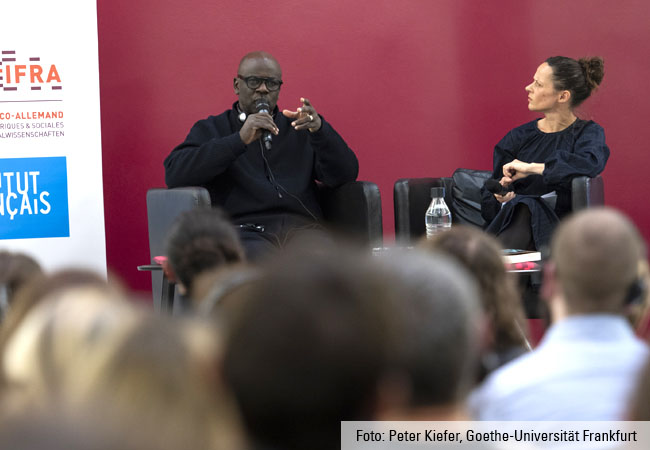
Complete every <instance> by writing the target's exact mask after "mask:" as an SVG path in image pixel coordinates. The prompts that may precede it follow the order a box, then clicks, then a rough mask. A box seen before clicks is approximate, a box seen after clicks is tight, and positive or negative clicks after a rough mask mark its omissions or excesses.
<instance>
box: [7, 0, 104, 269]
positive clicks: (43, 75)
mask: <svg viewBox="0 0 650 450" xmlns="http://www.w3.org/2000/svg"><path fill="white" fill-rule="evenodd" d="M2 17H3V20H2V27H0V52H1V53H0V59H1V61H0V249H5V250H11V251H21V252H24V253H27V254H29V255H31V256H32V257H34V258H35V259H36V260H37V261H39V263H40V264H41V265H42V266H43V267H44V268H46V269H50V270H51V269H57V268H62V267H70V266H74V267H83V268H88V269H91V270H94V271H96V272H99V273H100V274H103V275H105V274H106V243H105V236H104V201H103V186H102V156H101V135H100V110H99V66H98V56H97V9H96V2H95V1H89V0H66V1H60V0H21V1H19V2H4V3H3V5H2Z"/></svg>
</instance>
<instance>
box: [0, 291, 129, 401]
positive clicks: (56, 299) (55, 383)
mask: <svg viewBox="0 0 650 450" xmlns="http://www.w3.org/2000/svg"><path fill="white" fill-rule="evenodd" d="M17 305H18V304H17ZM13 312H14V311H13V310H12V313H13ZM20 312H21V313H22V312H24V314H23V315H22V317H21V320H20V321H15V322H12V323H11V324H12V325H13V327H12V329H11V332H8V333H5V334H4V335H3V341H2V353H0V373H1V374H2V378H3V382H4V392H5V393H6V395H7V396H10V397H11V399H12V402H15V403H16V404H17V405H18V407H21V406H25V407H26V406H34V407H41V406H45V405H48V404H50V403H51V402H53V401H58V400H59V399H62V398H69V396H70V394H71V391H70V387H71V386H77V385H82V384H83V383H85V382H88V379H91V378H92V377H93V374H92V373H91V371H89V370H86V368H88V367H92V366H95V365H98V364H100V361H102V360H103V358H104V357H105V356H106V352H105V350H106V348H107V343H108V342H110V341H111V340H113V339H119V337H120V335H121V333H124V332H125V330H126V329H128V328H129V327H131V326H134V325H135V322H136V320H135V315H134V313H133V311H132V309H131V307H130V305H129V304H128V303H126V302H125V301H124V300H123V297H121V296H120V295H117V294H116V292H114V291H112V290H110V289H109V288H108V287H107V286H105V285H101V284H92V283H89V284H79V285H70V286H68V287H62V286H60V287H59V288H57V289H54V290H53V291H52V293H51V294H49V295H45V296H44V297H43V298H40V299H38V301H37V302H35V303H33V304H32V305H31V307H30V308H29V309H25V310H20Z"/></svg>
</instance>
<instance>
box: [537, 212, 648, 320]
mask: <svg viewBox="0 0 650 450" xmlns="http://www.w3.org/2000/svg"><path fill="white" fill-rule="evenodd" d="M644 258H645V245H644V243H643V240H642V238H641V236H640V234H639V232H638V230H637V229H636V227H635V226H634V224H633V223H632V222H631V221H630V220H629V219H628V218H627V217H625V216H624V215H623V214H621V213H620V212H617V211H615V210H613V209H611V208H589V209H586V210H584V211H580V212H577V213H575V214H574V215H572V216H570V217H569V218H568V219H566V220H565V221H564V222H562V223H561V224H560V226H559V227H558V229H557V230H556V232H555V234H554V237H553V240H552V243H551V261H550V264H547V267H546V268H545V277H544V287H543V293H544V296H545V297H546V298H548V299H549V300H550V307H551V312H552V314H553V316H554V318H555V319H558V318H561V317H564V316H566V315H575V314H590V313H610V314H622V313H623V310H624V305H625V303H626V300H628V298H627V297H628V296H629V293H630V291H631V290H632V289H633V288H634V287H635V284H636V282H637V281H638V265H639V261H640V260H641V259H644Z"/></svg>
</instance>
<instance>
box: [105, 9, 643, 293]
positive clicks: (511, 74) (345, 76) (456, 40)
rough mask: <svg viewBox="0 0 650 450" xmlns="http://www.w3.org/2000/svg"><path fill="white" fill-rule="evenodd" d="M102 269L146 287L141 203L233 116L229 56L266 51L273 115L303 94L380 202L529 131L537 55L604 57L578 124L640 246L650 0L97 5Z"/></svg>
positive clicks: (610, 197) (387, 215) (388, 215)
mask: <svg viewBox="0 0 650 450" xmlns="http://www.w3.org/2000/svg"><path fill="white" fill-rule="evenodd" d="M98 25H99V63H100V87H101V114H102V143H103V164H104V167H103V169H104V196H105V197H104V198H105V217H106V245H107V258H108V265H109V270H111V271H112V272H114V273H116V274H118V275H119V276H121V277H122V278H123V279H124V280H126V282H127V283H128V284H129V285H130V287H131V288H133V289H136V290H142V291H146V290H148V289H150V278H149V275H148V274H147V273H143V272H137V271H136V266H137V265H138V264H143V263H147V262H148V261H149V247H148V237H147V236H148V235H147V219H146V204H145V194H146V191H147V189H148V188H150V187H160V186H164V173H163V166H162V161H163V159H164V158H165V156H166V155H167V154H168V153H169V152H170V151H171V149H172V148H173V147H174V146H175V145H177V144H178V143H180V142H181V141H182V140H183V139H184V138H185V136H186V134H187V132H188V131H189V129H190V127H191V126H192V124H193V123H194V122H195V121H196V120H198V119H201V118H204V117H206V116H208V115H210V114H218V113H221V112H222V111H224V110H225V109H227V108H229V107H230V105H231V104H232V102H233V101H234V100H235V98H236V97H235V95H234V93H233V90H232V78H233V76H234V75H235V72H236V68H237V64H238V62H239V59H240V58H241V57H242V56H243V55H244V54H245V53H247V52H249V51H252V50H267V51H269V52H271V53H273V54H274V55H275V56H276V57H277V59H278V60H279V61H280V64H281V65H282V67H283V72H284V74H283V79H284V81H285V84H284V85H283V88H282V93H281V95H280V100H279V106H280V108H291V109H293V108H294V107H296V106H298V104H299V98H300V97H301V96H304V97H308V98H309V99H310V100H311V101H312V103H313V104H314V106H315V108H316V109H317V110H318V111H319V112H320V113H321V114H323V115H324V116H325V117H326V118H327V119H328V120H329V121H330V122H331V123H332V124H333V125H334V127H335V128H336V129H337V130H338V131H339V133H341V135H342V136H343V137H344V138H345V139H346V140H347V142H348V144H349V145H350V146H351V147H352V148H353V149H354V150H355V151H356V153H357V156H358V158H359V161H360V167H361V170H360V176H359V178H360V179H363V180H370V181H374V182H376V183H377V184H378V185H379V187H380V190H381V193H382V198H383V205H382V206H383V216H384V234H385V240H386V242H387V243H390V242H392V240H393V237H392V236H393V229H394V225H393V220H394V219H393V194H392V192H393V191H392V189H393V183H394V182H395V180H397V179H398V178H402V177H422V176H446V175H449V174H451V173H452V172H453V170H454V169H455V168H457V167H469V168H478V169H489V168H491V161H492V148H493V146H494V144H495V143H496V142H497V141H498V140H499V139H500V138H501V137H502V136H503V135H504V134H505V133H506V132H507V131H508V130H510V129H511V128H513V127H515V126H517V125H520V124H522V123H524V122H526V121H529V120H532V119H533V118H534V117H535V115H534V114H532V113H530V112H529V111H528V109H527V107H526V105H527V102H526V93H525V92H524V86H525V85H527V84H528V83H529V81H530V79H531V78H532V75H533V73H534V72H535V69H536V68H537V66H538V65H539V64H540V63H541V62H542V61H543V60H544V59H546V58H547V57H549V56H553V55H558V54H560V55H566V56H572V57H580V56H585V55H600V56H603V57H604V58H605V72H606V75H605V79H604V81H603V84H602V86H601V90H600V92H598V93H597V94H596V95H595V96H594V97H593V98H591V99H589V100H588V101H587V102H586V103H585V105H584V106H583V108H582V111H581V112H580V115H581V116H582V117H583V118H591V119H593V120H596V121H597V122H599V123H600V124H601V125H602V126H603V127H604V128H605V131H606V134H607V141H608V144H609V146H610V148H611V151H612V154H611V158H610V160H609V163H608V166H607V169H606V170H605V172H604V178H605V191H606V203H608V204H609V205H612V206H615V207H617V208H619V209H621V210H622V211H624V212H625V213H627V214H628V215H630V216H631V217H632V219H633V220H634V221H635V222H636V223H637V225H638V226H639V227H640V228H641V230H642V233H643V234H644V236H645V238H646V240H648V239H650V208H648V207H647V206H646V200H647V199H648V198H650V182H649V181H647V178H648V174H650V145H648V142H650V125H649V124H648V119H649V118H650V95H649V93H648V92H649V87H650V58H649V57H648V54H649V51H648V43H649V42H650V2H647V0H626V1H621V2H612V1H611V0H573V1H571V2H566V1H562V0H547V1H544V2H538V1H527V0H511V1H500V2H478V1H475V0H440V1H429V0H400V1H390V0H374V1H373V0H370V1H369V0H358V1H342V0H329V1H322V0H318V1H312V0H276V1H220V2H214V1H207V0H184V1H170V0H135V1H134V0H98Z"/></svg>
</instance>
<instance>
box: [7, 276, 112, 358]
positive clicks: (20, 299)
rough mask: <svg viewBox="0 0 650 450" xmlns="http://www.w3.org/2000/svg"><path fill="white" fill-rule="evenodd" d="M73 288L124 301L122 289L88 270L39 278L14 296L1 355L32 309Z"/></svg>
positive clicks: (31, 281)
mask: <svg viewBox="0 0 650 450" xmlns="http://www.w3.org/2000/svg"><path fill="white" fill-rule="evenodd" d="M72 288H87V289H89V290H91V291H93V292H94V293H96V294H97V296H100V297H101V296H109V297H115V298H122V297H123V295H124V290H123V288H122V286H120V285H116V284H114V283H112V284H109V283H108V282H107V281H106V279H105V278H103V277H101V276H100V275H98V274H96V273H95V272H91V271H88V270H83V269H65V270H61V271H59V272H55V273H53V274H51V275H44V274H41V275H38V276H35V277H33V278H31V279H30V281H29V282H28V283H25V284H24V285H23V287H22V288H21V289H20V290H19V291H18V292H17V293H16V294H15V295H14V296H13V300H12V306H11V309H10V311H9V312H8V313H7V316H6V317H5V320H4V321H3V322H2V326H0V354H2V353H3V352H4V348H5V346H6V343H7V341H8V340H9V339H10V338H11V335H12V334H13V333H14V331H15V330H16V329H17V328H18V327H19V326H20V325H21V323H22V321H23V320H24V318H25V317H26V316H27V314H28V313H29V312H30V311H31V310H32V308H34V307H35V306H36V305H38V304H40V303H41V302H42V301H43V300H44V299H46V298H48V297H56V296H57V295H59V294H60V293H62V292H65V291H66V290H68V289H72Z"/></svg>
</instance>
